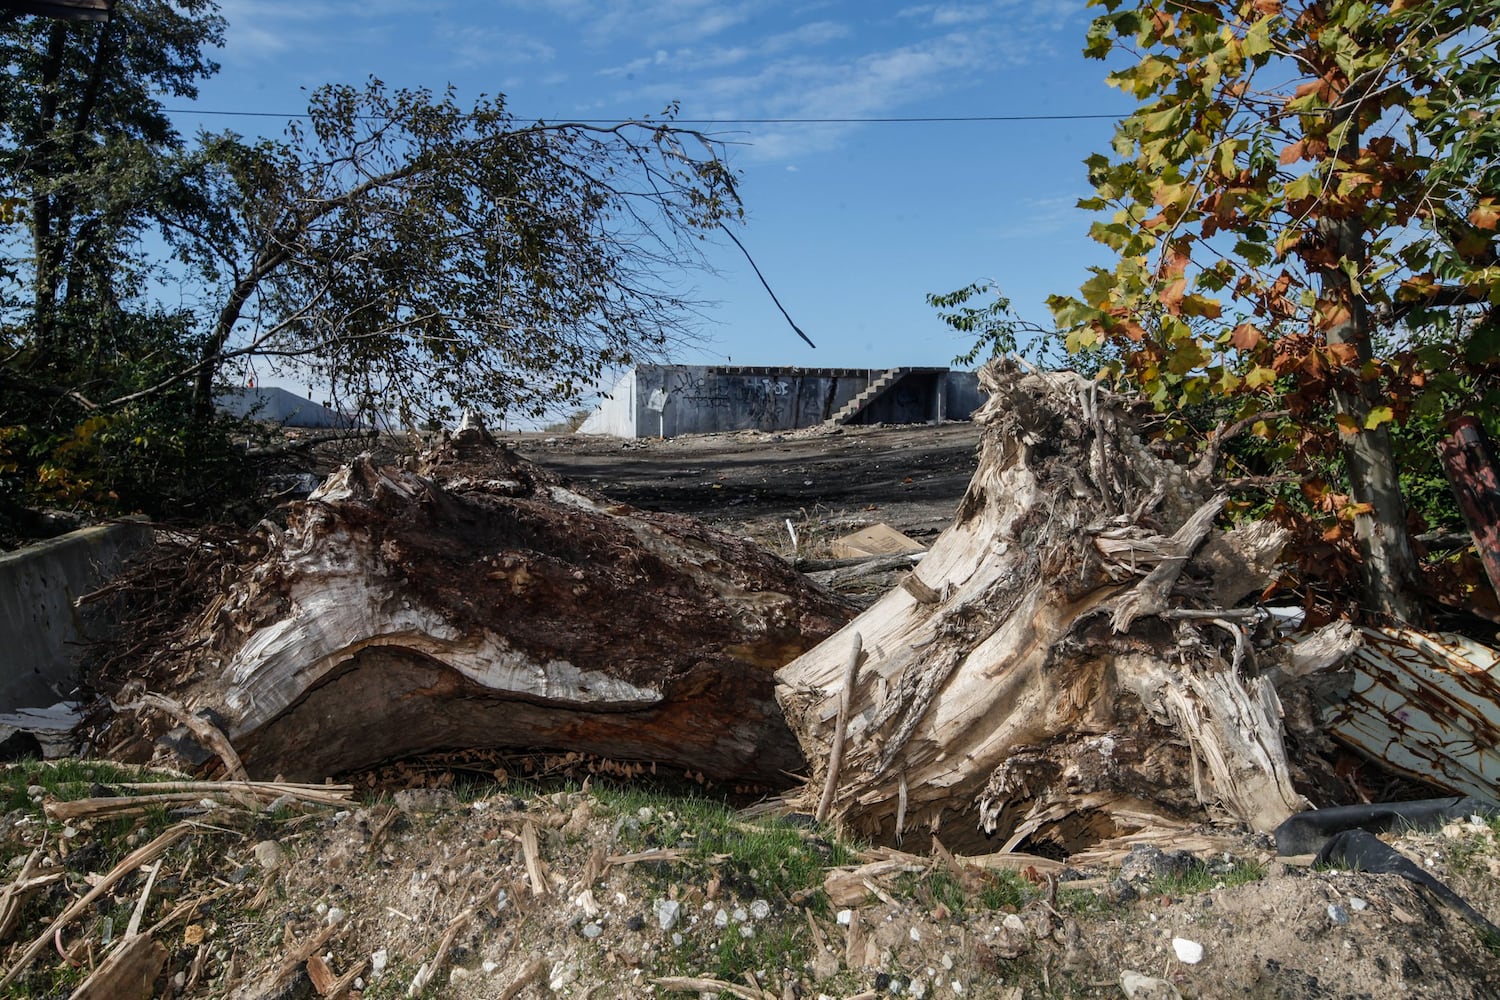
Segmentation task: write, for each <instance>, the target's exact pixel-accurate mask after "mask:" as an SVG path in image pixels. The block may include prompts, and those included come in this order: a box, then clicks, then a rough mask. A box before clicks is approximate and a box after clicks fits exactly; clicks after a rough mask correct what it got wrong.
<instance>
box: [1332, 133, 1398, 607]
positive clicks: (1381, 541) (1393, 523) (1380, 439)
mask: <svg viewBox="0 0 1500 1000" xmlns="http://www.w3.org/2000/svg"><path fill="white" fill-rule="evenodd" d="M1342 131H1343V134H1344V141H1343V143H1342V144H1341V146H1340V149H1339V151H1338V153H1337V154H1336V159H1337V161H1341V162H1345V163H1351V164H1352V163H1353V162H1354V160H1355V158H1356V155H1357V153H1358V150H1359V129H1358V128H1357V127H1356V118H1355V116H1354V114H1353V113H1352V112H1351V113H1350V115H1349V117H1348V119H1347V120H1346V121H1345V122H1343V123H1342ZM1318 231H1319V233H1320V234H1321V236H1322V237H1323V239H1324V241H1325V242H1326V243H1327V244H1328V246H1329V247H1330V248H1331V249H1332V250H1333V251H1334V254H1335V256H1336V257H1337V258H1340V259H1341V260H1342V261H1343V262H1346V263H1347V264H1348V265H1349V266H1351V267H1352V268H1353V270H1354V271H1355V273H1357V274H1363V273H1364V271H1365V265H1366V262H1367V256H1368V255H1367V253H1366V249H1367V248H1366V246H1365V239H1364V235H1363V233H1362V232H1361V230H1360V228H1359V224H1358V220H1356V219H1349V218H1343V217H1338V216H1327V217H1324V218H1322V219H1319V220H1318ZM1320 277H1321V279H1322V282H1323V295H1322V297H1323V299H1324V300H1325V301H1327V302H1329V303H1330V304H1331V305H1333V307H1334V308H1336V309H1338V310H1339V315H1338V317H1337V318H1336V321H1335V322H1334V323H1333V324H1332V325H1330V326H1329V327H1328V329H1327V331H1326V336H1327V340H1328V345H1329V346H1330V347H1351V348H1353V352H1354V359H1353V360H1352V361H1346V362H1344V363H1343V364H1342V365H1341V371H1340V372H1339V376H1340V377H1339V378H1338V380H1337V381H1336V382H1335V388H1334V392H1333V403H1334V410H1335V412H1336V413H1338V414H1340V415H1342V416H1345V417H1348V418H1350V420H1351V421H1352V424H1353V427H1352V429H1351V430H1342V429H1341V431H1340V436H1341V437H1342V439H1343V452H1344V462H1345V465H1346V466H1347V467H1348V470H1349V486H1350V494H1351V495H1352V496H1353V498H1354V501H1355V502H1356V503H1358V504H1362V505H1367V507H1368V512H1366V513H1360V514H1357V515H1356V516H1355V519H1354V537H1355V540H1356V542H1357V543H1358V545H1359V550H1360V572H1361V578H1362V580H1363V583H1364V594H1365V599H1366V601H1367V602H1368V605H1369V608H1370V609H1371V610H1373V611H1376V612H1378V613H1379V614H1381V615H1384V616H1386V617H1388V618H1392V619H1395V620H1396V621H1398V622H1403V623H1408V624H1420V623H1421V622H1422V621H1423V618H1424V615H1423V610H1422V605H1421V602H1420V601H1418V600H1417V599H1416V593H1417V585H1418V580H1419V579H1420V571H1419V569H1418V566H1417V558H1416V554H1415V552H1414V551H1413V550H1412V547H1411V537H1410V535H1409V533H1408V532H1407V529H1406V503H1405V501H1404V499H1403V498H1402V495H1401V481H1400V476H1399V474H1398V472H1397V466H1396V456H1395V451H1394V449H1393V448H1392V447H1391V434H1390V428H1389V426H1388V425H1387V423H1386V422H1380V423H1379V424H1378V425H1377V426H1375V427H1368V426H1366V424H1367V421H1368V418H1369V416H1370V411H1371V409H1372V408H1374V407H1375V406H1377V405H1379V404H1380V402H1381V399H1380V395H1379V386H1378V384H1377V383H1376V382H1374V381H1371V380H1369V379H1366V378H1364V377H1363V374H1362V373H1363V370H1364V368H1365V366H1366V365H1367V364H1368V363H1369V362H1370V361H1371V359H1372V358H1373V357H1374V351H1373V345H1372V342H1371V338H1372V335H1373V333H1374V324H1373V322H1372V320H1371V317H1370V310H1369V308H1368V304H1367V303H1366V301H1365V298H1364V296H1363V294H1361V293H1360V292H1359V290H1358V289H1356V288H1355V287H1354V285H1353V282H1352V281H1351V280H1350V278H1349V275H1348V273H1346V272H1345V271H1344V270H1343V267H1341V266H1339V264H1338V263H1337V262H1336V263H1335V264H1334V265H1333V266H1330V267H1327V268H1324V269H1323V271H1322V273H1321V275H1320Z"/></svg>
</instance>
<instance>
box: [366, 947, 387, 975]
mask: <svg viewBox="0 0 1500 1000" xmlns="http://www.w3.org/2000/svg"><path fill="white" fill-rule="evenodd" d="M390 960H391V956H390V953H389V952H387V951H386V950H385V949H384V948H377V949H376V950H375V951H374V953H373V954H371V955H370V978H371V979H375V978H377V977H379V975H380V974H381V973H382V972H384V971H385V963H387V962H389V961H390Z"/></svg>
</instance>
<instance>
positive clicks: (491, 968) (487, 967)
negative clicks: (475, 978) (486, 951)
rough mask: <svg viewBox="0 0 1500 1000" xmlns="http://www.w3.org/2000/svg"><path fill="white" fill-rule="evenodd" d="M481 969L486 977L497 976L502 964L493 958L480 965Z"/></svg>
mask: <svg viewBox="0 0 1500 1000" xmlns="http://www.w3.org/2000/svg"><path fill="white" fill-rule="evenodd" d="M479 968H480V969H481V970H482V971H483V972H484V974H485V975H486V976H492V975H494V974H495V970H496V969H498V968H500V963H499V962H497V961H495V960H494V959H492V958H487V959H485V960H484V962H483V963H481V964H480V966H479Z"/></svg>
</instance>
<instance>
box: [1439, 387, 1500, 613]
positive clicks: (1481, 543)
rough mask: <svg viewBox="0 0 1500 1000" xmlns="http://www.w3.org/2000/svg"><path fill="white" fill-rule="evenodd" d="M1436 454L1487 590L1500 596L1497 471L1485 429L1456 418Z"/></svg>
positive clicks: (1468, 419)
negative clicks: (1471, 538) (1471, 539)
mask: <svg viewBox="0 0 1500 1000" xmlns="http://www.w3.org/2000/svg"><path fill="white" fill-rule="evenodd" d="M1438 454H1439V455H1441V456H1442V459H1443V469H1444V471H1445V472H1447V474H1448V482H1449V484H1450V485H1451V486H1452V487H1453V495H1454V496H1455V497H1456V498H1457V499H1458V506H1459V509H1460V510H1462V511H1463V514H1464V520H1465V521H1466V522H1467V523H1468V525H1469V533H1470V534H1471V535H1473V536H1474V546H1475V548H1476V549H1478V551H1479V559H1480V561H1481V562H1483V563H1484V572H1485V574H1486V575H1487V576H1488V577H1489V578H1490V586H1491V587H1493V588H1494V590H1495V593H1496V594H1497V595H1500V467H1497V466H1496V463H1495V453H1494V451H1493V450H1492V449H1491V448H1490V442H1489V439H1488V438H1487V437H1485V434H1484V428H1483V427H1482V426H1480V423H1479V421H1478V420H1476V419H1474V418H1473V417H1459V418H1458V419H1457V420H1455V421H1453V424H1452V427H1451V429H1450V433H1449V434H1448V436H1447V437H1446V438H1444V439H1443V440H1442V441H1440V442H1438Z"/></svg>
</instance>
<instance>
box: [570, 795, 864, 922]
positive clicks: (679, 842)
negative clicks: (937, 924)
mask: <svg viewBox="0 0 1500 1000" xmlns="http://www.w3.org/2000/svg"><path fill="white" fill-rule="evenodd" d="M595 795H596V798H597V799H598V801H599V802H600V804H601V806H602V807H603V809H604V810H605V811H606V814H607V815H613V816H615V817H616V821H617V828H618V836H619V841H620V844H621V846H622V847H624V848H626V849H630V850H649V849H652V848H677V849H680V850H683V851H684V852H685V853H686V855H687V857H688V858H689V859H691V860H692V861H695V862H701V863H702V864H703V865H705V866H706V867H708V868H711V869H712V871H713V872H714V873H715V874H717V875H718V876H719V877H720V878H721V880H722V881H723V883H724V884H725V886H726V887H727V888H730V889H732V890H734V891H736V892H737V893H739V894H740V895H741V896H744V897H746V898H753V897H764V898H766V899H767V900H774V901H779V902H786V901H789V900H791V899H793V898H794V897H797V896H799V895H805V894H806V893H809V892H811V891H813V890H816V889H817V888H818V887H820V886H821V885H822V882H823V875H824V872H826V871H827V869H829V868H831V867H836V866H838V865H845V864H851V863H853V862H854V860H855V852H854V850H853V849H852V848H851V847H849V846H848V845H847V844H845V843H843V842H842V841H840V840H839V839H838V838H837V837H835V836H834V835H833V834H832V833H831V831H828V830H826V829H822V828H808V827H804V826H799V825H797V824H795V823H793V822H790V821H788V820H785V819H781V818H778V817H761V818H757V819H753V820H747V819H744V818H743V817H741V816H740V815H739V814H737V813H735V812H734V811H733V810H731V809H730V808H729V807H728V806H726V805H725V804H724V803H722V802H719V801H716V800H714V799H709V798H702V797H694V796H684V797H677V796H671V795H663V794H660V793H655V792H651V791H640V790H630V789H625V790H620V791H613V790H602V791H599V792H596V793H595Z"/></svg>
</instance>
